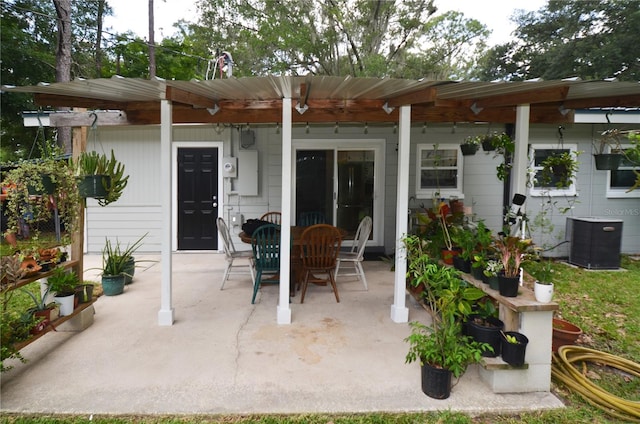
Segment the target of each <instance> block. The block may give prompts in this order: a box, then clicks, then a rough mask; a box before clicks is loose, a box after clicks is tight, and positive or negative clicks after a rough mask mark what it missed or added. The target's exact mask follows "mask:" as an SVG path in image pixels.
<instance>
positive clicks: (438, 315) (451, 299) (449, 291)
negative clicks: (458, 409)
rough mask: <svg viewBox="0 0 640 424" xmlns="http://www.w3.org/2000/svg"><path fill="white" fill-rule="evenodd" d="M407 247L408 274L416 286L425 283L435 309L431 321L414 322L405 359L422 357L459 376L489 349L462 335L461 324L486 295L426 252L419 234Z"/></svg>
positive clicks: (410, 238) (429, 302)
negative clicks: (426, 323) (425, 322)
mask: <svg viewBox="0 0 640 424" xmlns="http://www.w3.org/2000/svg"><path fill="white" fill-rule="evenodd" d="M403 242H404V245H405V247H406V249H407V264H408V272H407V277H408V278H409V280H410V284H411V285H413V286H414V287H418V286H423V288H424V291H423V296H424V299H425V301H426V303H427V305H428V306H429V308H430V309H431V311H432V324H431V326H426V325H424V324H422V323H419V322H412V323H411V324H410V325H411V330H412V332H411V335H410V336H408V337H407V338H406V339H405V341H406V342H407V343H409V352H408V353H407V356H406V358H405V360H406V362H413V361H416V360H420V361H421V363H429V364H431V365H433V366H436V367H442V368H445V369H448V370H450V371H451V372H452V373H453V375H454V376H455V377H459V376H460V375H462V373H464V371H465V370H466V369H467V366H468V365H469V364H471V363H474V362H478V361H480V360H481V358H482V352H483V351H484V350H486V349H488V347H487V345H486V344H479V343H477V342H475V341H473V340H471V338H468V337H467V336H464V335H462V323H463V321H464V319H465V317H466V316H468V315H469V314H470V313H471V311H472V304H473V303H474V302H475V301H477V300H478V299H481V298H482V297H483V296H484V293H483V292H482V290H480V289H478V288H476V287H472V286H469V285H468V284H467V283H466V282H464V281H463V280H461V279H460V274H459V272H458V271H457V270H456V269H454V268H451V267H447V266H440V265H438V264H437V263H435V262H434V261H433V260H432V259H431V258H429V256H428V254H426V252H425V251H424V243H423V242H422V240H421V239H420V238H419V237H417V236H408V237H406V238H405V239H404V240H403Z"/></svg>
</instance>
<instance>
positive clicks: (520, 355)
mask: <svg viewBox="0 0 640 424" xmlns="http://www.w3.org/2000/svg"><path fill="white" fill-rule="evenodd" d="M500 335H501V341H502V354H501V355H502V360H503V361H504V362H506V363H507V364H509V365H514V366H520V365H523V364H524V356H525V353H526V350H527V344H528V343H529V339H528V338H527V336H525V335H524V334H522V333H518V332H517V331H505V332H504V335H509V336H513V337H515V338H516V340H517V342H518V343H510V342H508V341H507V338H506V337H505V336H504V335H502V333H501V334H500Z"/></svg>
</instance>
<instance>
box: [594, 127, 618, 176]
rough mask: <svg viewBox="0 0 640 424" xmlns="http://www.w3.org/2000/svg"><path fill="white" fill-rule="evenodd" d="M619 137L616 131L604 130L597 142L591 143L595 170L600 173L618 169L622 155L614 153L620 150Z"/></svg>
mask: <svg viewBox="0 0 640 424" xmlns="http://www.w3.org/2000/svg"><path fill="white" fill-rule="evenodd" d="M619 136H620V131H619V130H617V129H610V130H606V131H603V132H602V134H601V136H600V139H599V140H597V141H594V142H593V143H592V144H593V158H594V160H595V162H596V169H598V170H601V171H602V170H604V171H610V170H616V169H618V167H619V166H620V162H621V161H622V158H623V155H622V153H614V151H618V152H620V151H621V150H622V149H621V148H620V139H619Z"/></svg>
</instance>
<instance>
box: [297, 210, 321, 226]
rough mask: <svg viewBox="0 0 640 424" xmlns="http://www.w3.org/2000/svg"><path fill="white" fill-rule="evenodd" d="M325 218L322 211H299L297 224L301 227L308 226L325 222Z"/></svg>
mask: <svg viewBox="0 0 640 424" xmlns="http://www.w3.org/2000/svg"><path fill="white" fill-rule="evenodd" d="M326 223H327V220H326V218H325V216H324V213H322V212H320V211H311V212H301V213H300V217H299V218H298V225H299V226H301V227H309V226H311V225H316V224H326Z"/></svg>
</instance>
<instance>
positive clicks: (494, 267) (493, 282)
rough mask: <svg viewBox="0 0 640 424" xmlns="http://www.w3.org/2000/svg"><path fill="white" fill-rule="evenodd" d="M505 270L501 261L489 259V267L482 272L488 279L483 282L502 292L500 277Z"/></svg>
mask: <svg viewBox="0 0 640 424" xmlns="http://www.w3.org/2000/svg"><path fill="white" fill-rule="evenodd" d="M503 269H504V267H503V266H502V262H501V261H500V260H497V259H489V260H488V261H487V265H486V266H485V268H484V270H483V271H482V273H483V274H484V276H485V277H486V280H483V282H486V283H487V284H489V287H491V288H492V289H493V290H500V283H499V281H498V275H500V274H501V273H502V270H503Z"/></svg>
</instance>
